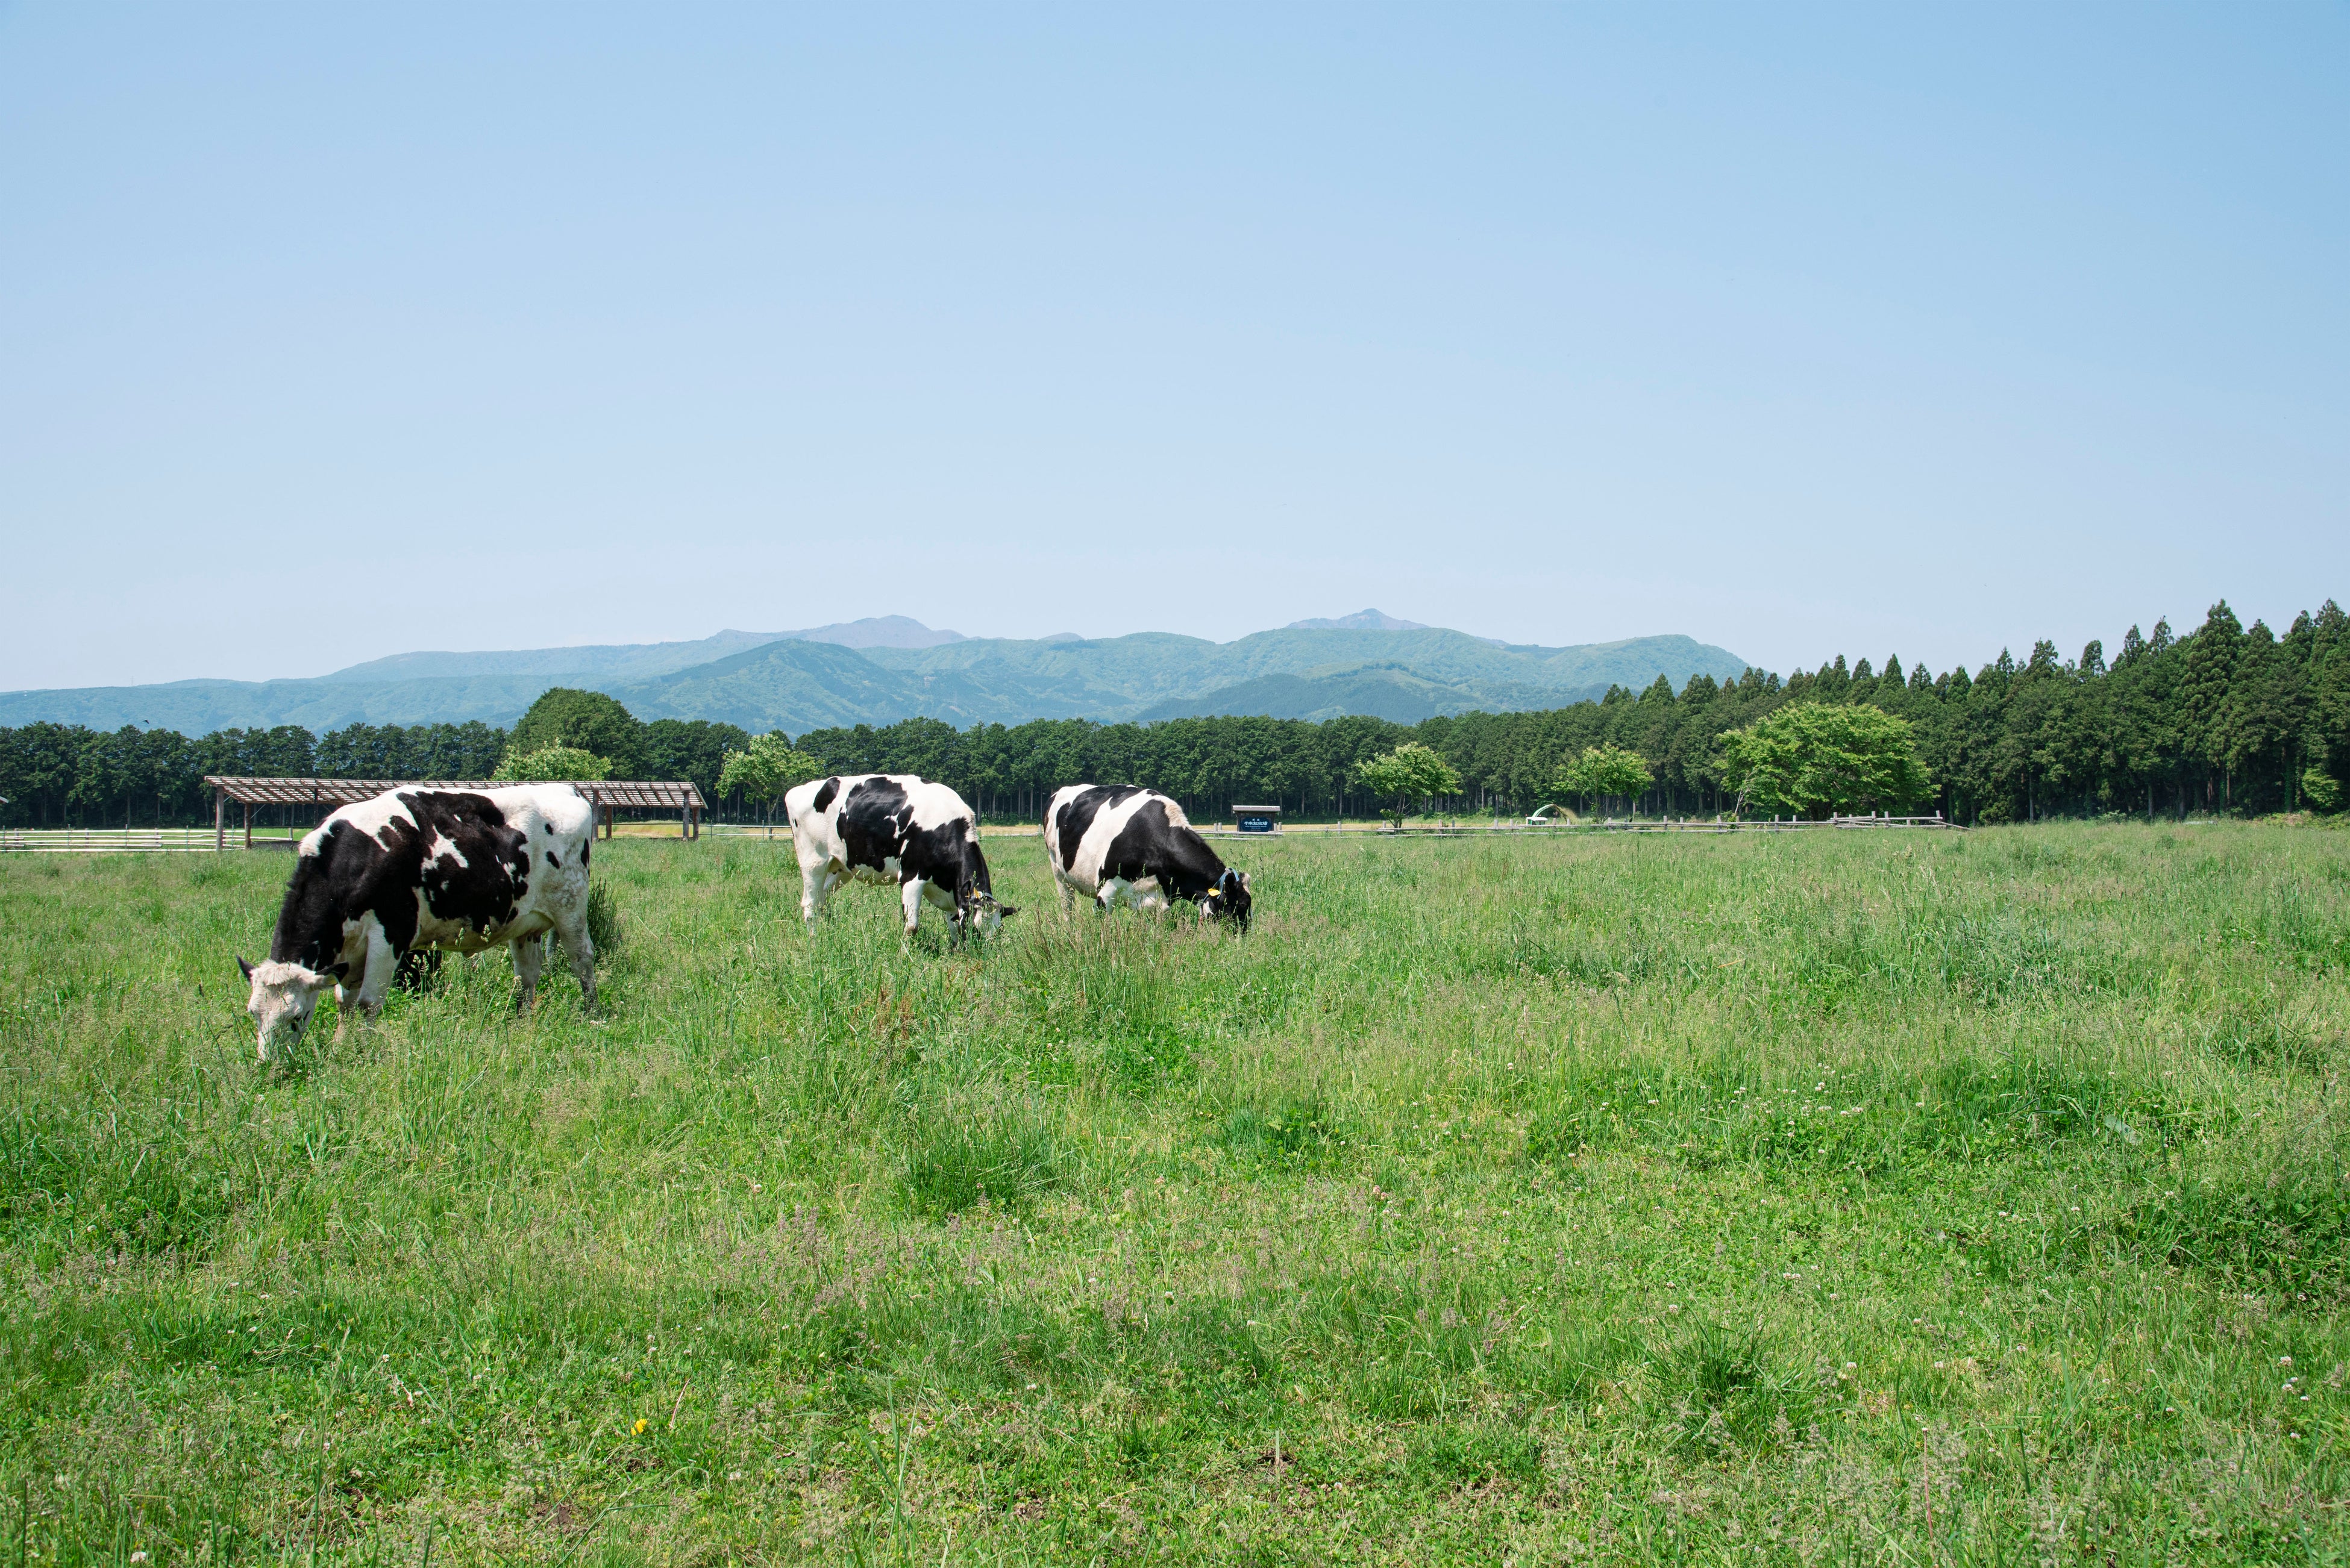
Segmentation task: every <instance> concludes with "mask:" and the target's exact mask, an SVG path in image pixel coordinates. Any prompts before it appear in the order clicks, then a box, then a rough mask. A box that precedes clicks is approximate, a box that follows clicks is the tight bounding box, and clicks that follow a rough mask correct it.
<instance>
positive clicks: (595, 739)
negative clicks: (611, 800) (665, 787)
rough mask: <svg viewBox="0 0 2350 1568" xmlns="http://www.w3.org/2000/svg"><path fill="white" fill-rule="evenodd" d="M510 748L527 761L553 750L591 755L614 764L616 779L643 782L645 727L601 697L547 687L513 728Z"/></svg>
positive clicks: (572, 690)
mask: <svg viewBox="0 0 2350 1568" xmlns="http://www.w3.org/2000/svg"><path fill="white" fill-rule="evenodd" d="M509 745H510V749H511V750H513V751H515V752H520V753H523V754H524V755H525V756H527V755H529V754H531V753H534V752H543V751H546V750H547V749H548V748H549V747H552V746H566V747H570V748H572V749H574V750H577V751H582V752H593V753H596V754H597V755H598V756H599V757H602V758H603V759H604V760H605V761H606V762H608V763H611V764H612V776H614V777H616V778H624V779H638V778H642V777H644V776H645V774H644V763H645V727H644V726H643V725H642V724H639V722H637V719H636V715H634V714H633V713H630V712H629V711H628V710H627V709H626V708H623V707H621V706H620V704H619V701H617V700H615V699H613V698H611V697H608V696H606V695H605V694H604V693H603V692H601V691H579V690H578V689H577V688H575V687H569V686H553V687H549V688H548V689H547V690H546V691H542V692H540V693H539V696H538V701H536V702H533V703H532V704H531V705H530V711H528V712H526V713H525V714H524V715H523V716H522V718H521V719H520V720H519V721H518V722H516V723H515V727H514V735H513V738H512V740H511V741H510V742H509Z"/></svg>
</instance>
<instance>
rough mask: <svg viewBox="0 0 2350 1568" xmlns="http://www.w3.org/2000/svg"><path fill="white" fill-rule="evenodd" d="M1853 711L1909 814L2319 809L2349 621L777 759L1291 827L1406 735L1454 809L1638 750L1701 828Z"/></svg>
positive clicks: (1007, 793)
mask: <svg viewBox="0 0 2350 1568" xmlns="http://www.w3.org/2000/svg"><path fill="white" fill-rule="evenodd" d="M1798 701H1813V702H1829V703H1849V702H1865V703H1870V704H1873V705H1875V706H1877V707H1878V708H1881V709H1883V710H1885V711H1887V712H1889V713H1894V714H1897V715H1898V716H1900V717H1902V718H1904V719H1907V720H1908V721H1909V722H1910V724H1911V725H1912V726H1913V728H1914V730H1915V732H1916V735H1917V740H1918V753H1919V761H1920V762H1921V763H1923V764H1924V766H1925V769H1926V771H1927V774H1928V783H1927V787H1926V790H1925V793H1924V794H1922V795H1921V796H1920V798H1919V799H1918V801H1917V803H1916V806H1917V809H1919V810H1924V811H1935V810H1939V811H1940V812H1942V813H1944V814H1945V815H1949V816H1951V817H1953V818H1956V819H1958V820H1960V821H1965V822H2004V821H2017V820H2024V819H2031V818H2039V817H2045V816H2050V815H2094V814H2097V813H2101V812H2108V811H2126V812H2139V813H2145V814H2153V813H2158V812H2170V813H2179V814H2183V813H2185V812H2189V811H2253V812H2262V811H2278V810H2285V809H2289V808H2291V807H2293V806H2296V805H2312V804H2314V805H2319V806H2321V807H2325V808H2329V809H2330V808H2331V807H2332V806H2333V805H2334V803H2335V802H2336V801H2337V800H2338V799H2339V798H2340V793H2339V792H2340V791H2341V789H2342V786H2343V784H2345V775H2350V618H2345V616H2344V614H2343V612H2342V611H2341V610H2340V609H2339V608H2338V607H2336V606H2335V605H2334V603H2333V602H2332V601H2331V600H2328V601H2327V602H2326V604H2325V606H2324V608H2322V609H2321V610H2319V611H2318V612H2317V613H2316V614H2315V615H2314V616H2313V615H2306V614H2304V615H2303V616H2301V617H2299V618H2296V619H2295V620H2294V622H2293V626H2292V628H2291V629H2290V630H2288V631H2287V632H2286V633H2285V635H2284V636H2282V637H2281V638H2280V637H2277V636H2275V635H2273V634H2272V633H2271V631H2270V630H2269V628H2267V627H2265V626H2263V625H2262V624H2261V623H2259V622H2257V621H2256V622H2254V623H2253V625H2252V626H2251V628H2250V629H2246V628H2244V627H2243V626H2242V625H2241V623H2240V622H2239V621H2238V619H2237V618H2236V616H2235V614H2234V612H2233V611H2231V610H2230V609H2229V607H2227V605H2226V604H2225V603H2224V602H2223V603H2220V604H2219V605H2215V606H2213V607H2212V609H2211V611H2210V615H2209V617H2208V618H2206V619H2205V621H2204V624H2203V625H2202V626H2201V627H2199V628H2197V629H2196V630H2195V631H2194V632H2192V633H2190V634H2189V635H2188V636H2185V637H2174V636H2173V635H2172V633H2171V631H2170V628H2169V627H2168V623H2158V624H2157V625H2156V627H2155V629H2154V635H2153V636H2152V637H2151V638H2147V637H2143V636H2141V635H2140V633H2139V632H2138V630H2137V628H2135V627H2133V628H2131V629H2130V631H2129V633H2128V634H2127V635H2126V637H2125V638H2124V639H2123V640H2122V646H2121V649H2120V651H2119V652H2118V654H2117V655H2116V657H2115V658H2114V659H2113V660H2112V662H2111V664H2110V665H2108V663H2107V662H2106V654H2105V650H2104V649H2103V647H2102V646H2101V645H2100V644H2098V643H2095V642H2093V643H2091V644H2090V645H2089V646H2088V647H2087V648H2086V649H2084V650H2083V651H2082V654H2081V656H2080V658H2078V659H2071V660H2066V659H2060V658H2059V657H2058V655H2057V652H2056V649H2055V648H2054V646H2053V645H2052V644H2049V643H2046V642H2042V643H2040V644H2038V645H2036V646H2035V647H2034V648H2033V649H2032V652H2031V654H2030V656H2029V657H2028V658H2026V659H2023V660H2022V662H2021V663H2019V662H2017V661H2016V660H2015V659H2013V658H2012V656H2011V655H2010V654H2008V653H2006V652H2002V653H2001V655H2000V657H1999V658H1998V659H1996V660H1994V661H1992V662H1991V663H1989V664H1986V665H1984V666H1983V667H1982V668H1981V670H1979V671H1977V672H1976V673H1974V674H1972V675H1970V674H1969V673H1968V672H1967V671H1966V670H1964V669H1959V670H1950V671H1949V672H1947V673H1945V674H1942V675H1939V676H1936V675H1933V674H1931V673H1929V671H1928V670H1926V669H1925V668H1924V667H1923V666H1922V665H1920V666H1918V667H1916V668H1913V669H1906V670H1905V669H1904V668H1903V666H1902V664H1901V661H1900V659H1898V658H1893V659H1887V660H1886V662H1885V666H1884V668H1883V669H1882V670H1878V669H1875V668H1873V667H1872V666H1871V664H1870V662H1869V661H1868V660H1867V659H1862V660H1860V661H1859V662H1858V663H1857V664H1850V665H1848V664H1847V663H1846V660H1845V659H1844V657H1843V656H1841V655H1839V656H1838V657H1837V658H1836V659H1835V660H1834V661H1832V662H1831V663H1827V664H1824V665H1822V666H1821V667H1820V668H1819V669H1818V670H1812V671H1805V670H1798V671H1797V672H1796V673H1795V674H1794V675H1793V676H1792V677H1790V678H1788V679H1787V680H1781V679H1780V678H1779V677H1777V676H1775V675H1767V674H1765V673H1763V671H1761V670H1748V671H1747V672H1746V674H1745V675H1744V676H1743V677H1742V679H1740V680H1734V681H1721V682H1717V681H1716V680H1713V678H1712V677H1711V676H1699V677H1697V678H1696V679H1695V680H1691V681H1690V682H1689V684H1688V685H1687V686H1686V687H1684V688H1683V689H1682V690H1681V691H1679V692H1676V691H1673V689H1672V686H1671V683H1670V682H1669V681H1667V680H1663V679H1661V678H1659V680H1657V682H1656V683H1655V684H1654V685H1652V686H1650V687H1649V688H1648V690H1647V691H1642V692H1639V693H1637V694H1636V693H1633V692H1630V691H1625V690H1623V689H1622V688H1617V690H1615V691H1610V692H1609V693H1608V694H1607V697H1606V698H1605V699H1604V700H1602V701H1598V702H1583V703H1578V704H1576V705H1575V706H1573V707H1570V708H1559V709H1552V710H1549V711H1541V712H1522V713H1469V714H1463V715H1461V716H1460V717H1457V718H1443V719H1430V720H1428V721H1426V722H1422V723H1420V724H1418V725H1413V726H1405V725H1400V724H1390V723H1388V722H1384V721H1381V720H1377V719H1363V718H1348V719H1337V720H1333V721H1330V722H1326V723H1320V724H1314V723H1307V722H1301V721H1295V720H1279V719H1236V718H1234V719H1227V718H1218V719H1179V720H1175V721H1171V722H1167V723H1161V724H1149V725H1138V724H1095V723H1090V722H1086V721H1083V720H1039V721H1036V722H1032V723H1026V724H1019V725H1013V726H1004V725H1000V724H986V725H979V726H974V727H973V728H972V729H970V730H965V731H957V730H954V729H952V728H951V727H950V726H948V725H945V724H942V723H940V722H937V721H935V720H927V719H913V720H908V721H906V722H903V723H899V724H893V725H890V726H889V727H887V728H884V729H870V728H868V727H865V726H862V725H860V726H858V727H857V728H855V729H841V730H817V731H811V732H808V733H807V734H806V735H803V736H801V737H800V738H799V741H798V744H799V747H800V749H801V750H803V751H805V752H807V753H810V754H812V755H814V756H816V757H817V758H818V759H820V760H821V761H822V762H823V763H824V765H825V766H827V767H828V768H834V769H839V770H844V771H846V770H851V769H874V770H881V771H888V772H893V773H895V772H907V773H920V774H925V775H926V776H928V777H931V778H938V779H942V780H945V781H946V782H948V783H950V784H954V785H955V786H956V787H957V788H958V789H961V790H962V791H963V793H964V794H966V795H967V796H969V797H970V798H971V799H972V804H973V805H978V806H980V808H981V809H982V810H983V811H985V812H987V813H989V814H990V815H1018V816H1031V815H1037V814H1038V812H1039V811H1040V810H1041V805H1042V802H1043V801H1044V799H1045V797H1047V796H1048V795H1049V794H1051V792H1052V790H1053V789H1054V788H1055V787H1057V786H1058V785H1060V784H1066V783H1069V782H1072V781H1075V780H1079V779H1089V780H1092V781H1094V782H1096V783H1102V784H1128V783H1131V784H1151V785H1153V786H1155V787H1157V788H1159V789H1163V790H1165V791H1167V792H1168V793H1169V794H1173V795H1175V796H1177V797H1178V798H1179V799H1180V800H1182V802H1183V803H1184V806H1185V809H1186V810H1188V811H1191V812H1192V813H1193V814H1194V815H1207V816H1214V815H1222V813H1224V812H1225V811H1227V810H1229V809H1230V807H1231V806H1232V805H1233V804H1235V803H1236V802H1245V803H1249V804H1259V803H1269V804H1278V805H1282V806H1283V807H1284V809H1286V810H1289V811H1292V812H1295V813H1301V814H1304V815H1328V814H1331V813H1335V812H1346V813H1349V814H1360V815H1370V814H1371V813H1372V812H1373V811H1374V810H1375V809H1376V807H1375V804H1374V802H1373V801H1372V799H1371V797H1370V794H1369V793H1368V792H1367V791H1366V790H1364V789H1363V788H1361V787H1360V785H1359V784H1357V782H1356V773H1357V768H1358V766H1359V764H1360V763H1363V762H1364V761H1365V760H1367V758H1369V757H1371V756H1373V755H1375V754H1377V753H1381V752H1385V751H1388V750H1390V749H1392V748H1393V747H1395V746H1396V745H1398V744H1400V743H1402V742H1406V741H1419V742H1423V743H1425V744H1427V745H1429V746H1430V747H1433V748H1434V749H1435V750H1436V751H1438V752H1439V753H1442V754H1443V756H1444V758H1445V760H1446V761H1448V762H1449V763H1451V764H1452V766H1453V768H1454V770H1455V771H1456V772H1457V773H1458V774H1460V776H1461V783H1462V787H1463V794H1461V795H1460V796H1459V797H1457V798H1455V799H1454V800H1452V801H1451V802H1448V803H1447V805H1449V807H1450V808H1451V809H1454V810H1479V809H1484V808H1489V807H1492V808H1504V809H1508V810H1513V811H1516V810H1523V809H1531V807H1532V806H1534V805H1536V804H1539V803H1540V802H1542V801H1543V800H1544V799H1547V798H1549V797H1550V794H1551V790H1552V787H1553V785H1554V784H1555V782H1556V781H1557V779H1558V778H1559V775H1560V774H1561V773H1562V771H1564V770H1565V768H1566V766H1567V765H1568V764H1569V763H1571V762H1572V760H1573V759H1575V758H1578V757H1580V756H1581V755H1582V754H1583V753H1585V752H1586V750H1588V749H1589V748H1592V747H1595V746H1601V747H1604V746H1609V745H1614V746H1620V747H1623V748H1625V749H1627V750H1629V751H1632V752H1637V753H1639V755H1640V756H1641V757H1642V758H1644V759H1646V761H1647V762H1648V765H1649V768H1650V771H1651V773H1652V774H1653V780H1654V782H1653V784H1651V786H1650V788H1649V789H1648V793H1647V794H1645V795H1644V796H1643V797H1642V799H1641V803H1640V804H1641V807H1642V809H1644V810H1646V811H1649V812H1669V813H1675V814H1697V815H1711V813H1713V812H1716V811H1721V810H1724V809H1726V808H1727V807H1728V806H1729V805H1731V801H1732V799H1733V798H1734V795H1735V791H1734V789H1732V788H1731V784H1730V781H1729V777H1728V770H1727V768H1726V765H1725V761H1724V758H1723V754H1722V747H1721V738H1722V736H1723V735H1724V734H1726V733H1728V732H1731V731H1732V730H1738V729H1742V728H1743V727H1744V726H1746V725H1748V724H1751V723H1752V722H1754V721H1756V720H1758V719H1760V718H1762V717H1763V716H1764V715H1765V714H1768V713H1770V712H1772V711H1774V710H1776V709H1778V708H1780V707H1782V706H1783V705H1785V704H1787V703H1790V702H1798Z"/></svg>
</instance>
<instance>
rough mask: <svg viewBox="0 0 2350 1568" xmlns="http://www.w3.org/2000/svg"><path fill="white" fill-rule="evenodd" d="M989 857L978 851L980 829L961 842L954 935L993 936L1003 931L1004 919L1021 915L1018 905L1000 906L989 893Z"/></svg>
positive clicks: (972, 830) (992, 894) (971, 832)
mask: <svg viewBox="0 0 2350 1568" xmlns="http://www.w3.org/2000/svg"><path fill="white" fill-rule="evenodd" d="M989 880H990V879H989V877H988V875H987V857H986V856H984V855H983V854H981V853H980V850H979V829H978V828H977V827H976V826H974V827H972V829H971V830H970V836H968V837H966V838H965V839H964V840H963V841H962V872H961V873H960V874H959V875H958V876H957V877H955V933H956V935H958V936H962V935H964V934H967V933H969V932H972V931H985V932H986V933H987V934H988V935H990V936H993V935H994V934H995V933H996V932H997V931H999V930H1001V929H1003V920H1004V917H1005V916H1007V915H1016V914H1018V913H1019V912H1020V909H1019V906H1017V905H1015V904H999V903H997V902H996V901H995V895H994V893H993V892H992V891H991V890H990V889H989Z"/></svg>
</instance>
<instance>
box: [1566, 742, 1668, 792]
mask: <svg viewBox="0 0 2350 1568" xmlns="http://www.w3.org/2000/svg"><path fill="white" fill-rule="evenodd" d="M1655 782H1656V774H1654V773H1653V772H1652V771H1651V770H1650V769H1649V767H1648V759H1647V758H1645V757H1643V756H1641V755H1640V753H1638V752H1631V751H1627V750H1625V749H1624V748H1623V747H1621V746H1619V745H1617V744H1616V743H1615V742H1613V741H1610V742H1607V743H1605V744H1603V745H1597V746H1586V747H1585V748H1584V749H1583V754H1582V755H1581V756H1579V757H1576V758H1575V760H1574V761H1573V762H1570V763H1567V764H1566V766H1565V767H1564V768H1561V769H1560V770H1559V774H1558V777H1557V778H1556V779H1555V780H1553V781H1552V783H1551V788H1552V789H1553V790H1554V791H1555V792H1556V793H1558V794H1575V795H1581V796H1583V797H1584V799H1585V800H1586V801H1591V802H1596V801H1600V800H1604V799H1606V798H1607V797H1608V796H1610V795H1620V796H1622V797H1623V798H1624V799H1625V800H1626V801H1627V802H1629V801H1631V800H1634V799H1637V798H1638V796H1639V795H1641V794H1645V793H1647V791H1648V786H1649V785H1650V784H1653V783H1655Z"/></svg>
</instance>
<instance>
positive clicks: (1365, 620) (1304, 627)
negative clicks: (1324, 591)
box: [1281, 609, 1430, 631]
mask: <svg viewBox="0 0 2350 1568" xmlns="http://www.w3.org/2000/svg"><path fill="white" fill-rule="evenodd" d="M1281 629H1282V630H1284V631H1427V630H1428V629H1430V628H1429V627H1428V626H1427V625H1426V624H1425V623H1424V622H1421V621H1416V620H1398V619H1397V618H1395V617H1393V616H1391V615H1389V614H1388V613H1387V612H1386V611H1385V610H1375V609H1358V610H1357V611H1356V612H1355V613H1354V614H1352V615H1342V616H1340V617H1339V618H1337V619H1336V620H1294V621H1291V622H1290V623H1289V624H1288V625H1287V626H1285V627H1283V628H1281Z"/></svg>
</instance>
